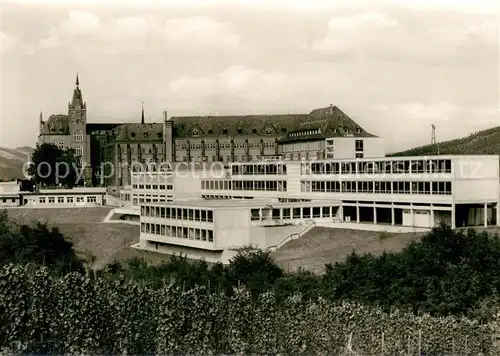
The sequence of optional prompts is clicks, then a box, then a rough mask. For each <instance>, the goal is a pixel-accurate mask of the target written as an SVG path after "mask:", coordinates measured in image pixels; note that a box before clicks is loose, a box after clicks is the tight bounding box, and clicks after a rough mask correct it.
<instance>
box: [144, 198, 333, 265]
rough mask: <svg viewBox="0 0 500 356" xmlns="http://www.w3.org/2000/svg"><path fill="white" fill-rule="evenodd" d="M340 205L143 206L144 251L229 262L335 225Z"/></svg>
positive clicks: (200, 202) (256, 202) (207, 203)
mask: <svg viewBox="0 0 500 356" xmlns="http://www.w3.org/2000/svg"><path fill="white" fill-rule="evenodd" d="M339 206H340V203H339V202H333V201H332V202H326V201H323V202H305V203H304V202H302V203H300V202H295V203H283V202H278V201H275V202H272V201H270V200H259V199H254V200H219V201H208V200H197V201H195V200H186V201H183V202H176V203H173V204H167V205H165V204H161V203H149V204H148V203H147V204H145V205H141V238H140V242H139V246H138V247H139V248H142V249H146V250H153V251H158V252H166V253H175V252H182V253H183V254H187V255H188V256H190V257H205V258H206V259H207V260H209V261H212V262H216V261H223V262H227V261H228V258H229V257H231V256H232V255H234V254H236V251H237V250H238V249H240V248H243V247H246V246H252V247H254V248H262V249H266V248H269V247H271V246H276V245H278V244H280V243H281V242H282V241H284V240H285V239H287V238H288V237H289V236H290V235H297V234H299V233H301V232H302V233H303V232H305V230H307V229H309V228H311V227H313V226H314V225H315V222H316V221H317V222H322V221H323V222H330V221H331V219H334V218H336V217H337V214H338V212H339Z"/></svg>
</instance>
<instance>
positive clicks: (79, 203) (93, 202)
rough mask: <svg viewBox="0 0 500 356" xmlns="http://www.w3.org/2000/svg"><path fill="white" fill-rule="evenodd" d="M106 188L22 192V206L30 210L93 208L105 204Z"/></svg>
mask: <svg viewBox="0 0 500 356" xmlns="http://www.w3.org/2000/svg"><path fill="white" fill-rule="evenodd" d="M105 194H106V188H73V189H40V190H39V191H38V192H34V193H31V192H22V193H21V199H22V205H23V206H25V207H30V208H65V207H67V208H70V207H92V206H101V205H104V204H105V201H104V196H105Z"/></svg>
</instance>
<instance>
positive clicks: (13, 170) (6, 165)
mask: <svg viewBox="0 0 500 356" xmlns="http://www.w3.org/2000/svg"><path fill="white" fill-rule="evenodd" d="M32 152H33V149H32V148H31V147H18V148H3V147H0V181H2V180H3V181H5V180H12V179H25V177H24V175H23V172H22V168H23V164H25V163H26V162H27V161H28V157H29V155H30V154H31V153H32Z"/></svg>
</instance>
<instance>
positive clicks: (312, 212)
mask: <svg viewBox="0 0 500 356" xmlns="http://www.w3.org/2000/svg"><path fill="white" fill-rule="evenodd" d="M337 209H338V208H337V207H333V206H315V207H296V208H278V209H276V208H275V209H272V212H271V217H272V220H283V219H311V218H333V217H335V216H336V215H337ZM263 218H264V219H265V216H262V211H261V209H252V210H251V219H252V220H262V219H263Z"/></svg>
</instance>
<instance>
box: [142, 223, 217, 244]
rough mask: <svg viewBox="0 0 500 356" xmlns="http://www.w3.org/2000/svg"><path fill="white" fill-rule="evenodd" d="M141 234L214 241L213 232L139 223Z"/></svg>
mask: <svg viewBox="0 0 500 356" xmlns="http://www.w3.org/2000/svg"><path fill="white" fill-rule="evenodd" d="M141 232H143V233H147V234H154V235H161V236H166V237H176V238H180V239H189V240H199V241H207V242H213V241H214V232H213V230H206V229H197V228H192V227H189V228H188V227H182V226H171V225H162V224H150V223H141Z"/></svg>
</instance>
